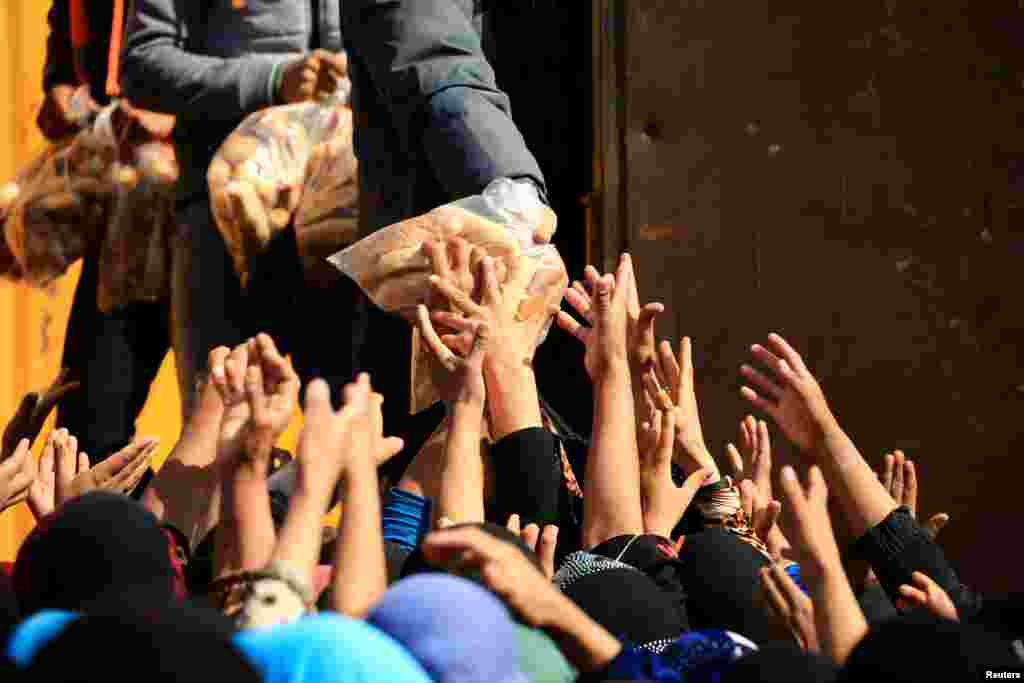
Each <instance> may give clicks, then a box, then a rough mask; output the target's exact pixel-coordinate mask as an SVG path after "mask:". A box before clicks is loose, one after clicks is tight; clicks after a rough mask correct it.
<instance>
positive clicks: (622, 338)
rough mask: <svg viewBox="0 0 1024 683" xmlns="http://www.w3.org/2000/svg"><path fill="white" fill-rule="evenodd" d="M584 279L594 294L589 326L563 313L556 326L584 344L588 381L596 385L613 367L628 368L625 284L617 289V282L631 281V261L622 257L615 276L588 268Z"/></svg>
mask: <svg viewBox="0 0 1024 683" xmlns="http://www.w3.org/2000/svg"><path fill="white" fill-rule="evenodd" d="M585 276H586V278H587V286H588V287H590V289H591V290H592V291H593V292H594V298H593V307H592V308H591V312H590V320H589V322H591V327H589V328H587V327H584V326H583V325H581V324H580V323H578V322H576V320H575V319H574V318H573V317H572V316H571V315H569V314H568V313H566V312H565V311H559V312H558V325H559V326H560V327H561V328H562V329H564V330H565V331H566V332H568V333H569V334H571V335H572V336H574V337H576V338H577V339H579V340H580V341H581V342H582V343H583V345H584V347H585V348H586V352H585V355H584V357H583V363H584V365H585V366H586V368H587V374H588V375H590V380H591V381H592V382H596V381H599V380H602V379H604V377H605V376H607V375H608V373H609V372H610V371H611V370H612V369H613V368H616V367H618V366H620V365H622V366H624V367H628V360H629V351H628V343H627V327H628V321H627V318H628V316H627V309H626V301H627V294H628V285H627V286H624V287H619V286H617V285H616V283H617V282H621V283H628V282H629V281H630V280H631V279H632V278H633V262H632V259H631V258H630V256H629V254H623V255H622V257H621V258H620V259H619V267H618V270H617V271H616V274H615V275H610V274H606V275H603V276H600V277H599V276H598V274H597V270H595V269H594V268H588V269H587V271H586V273H585Z"/></svg>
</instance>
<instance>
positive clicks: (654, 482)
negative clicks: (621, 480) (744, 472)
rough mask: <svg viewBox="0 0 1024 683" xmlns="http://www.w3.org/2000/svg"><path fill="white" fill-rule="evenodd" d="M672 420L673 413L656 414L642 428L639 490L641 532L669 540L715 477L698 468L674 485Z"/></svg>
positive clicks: (674, 428)
mask: <svg viewBox="0 0 1024 683" xmlns="http://www.w3.org/2000/svg"><path fill="white" fill-rule="evenodd" d="M675 420H676V418H675V415H674V413H673V412H672V411H667V412H665V413H662V412H661V411H656V412H655V414H654V418H653V420H652V422H650V423H644V424H643V425H641V437H642V438H641V446H640V490H641V500H642V504H643V519H644V531H645V532H646V533H649V534H656V535H658V536H661V537H663V538H671V537H672V530H673V529H674V528H675V526H676V525H677V524H678V523H679V520H681V519H682V518H683V515H684V514H685V513H686V510H687V508H689V507H690V503H692V502H693V499H694V498H695V497H696V495H697V492H698V491H699V490H700V488H701V486H703V485H704V484H705V483H706V482H708V481H710V480H711V478H712V477H713V476H714V473H713V472H711V471H709V470H705V469H697V470H696V471H694V472H693V473H692V474H690V475H689V476H688V477H687V478H686V480H685V481H684V482H683V485H682V486H676V483H675V481H674V480H673V478H672V453H673V450H674V445H675V440H676V437H675V434H676V425H675Z"/></svg>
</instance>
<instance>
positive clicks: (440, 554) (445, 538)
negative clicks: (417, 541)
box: [420, 526, 500, 565]
mask: <svg viewBox="0 0 1024 683" xmlns="http://www.w3.org/2000/svg"><path fill="white" fill-rule="evenodd" d="M496 543H500V541H497V540H496V539H493V538H491V537H490V536H488V535H487V534H485V533H484V532H483V531H481V530H480V529H478V528H476V527H465V526H464V527H458V528H456V529H445V530H444V531H435V532H434V533H432V534H430V535H429V536H427V537H426V538H425V539H423V543H422V544H421V546H420V547H421V549H422V552H423V557H424V558H425V559H426V560H427V561H428V562H430V563H431V564H434V565H442V564H444V562H445V559H446V558H448V557H451V556H453V555H456V554H459V555H462V556H464V557H469V558H472V559H474V560H477V561H479V560H481V559H483V558H485V557H488V556H492V555H493V554H494V551H495V546H494V544H496ZM467 553H468V555H467Z"/></svg>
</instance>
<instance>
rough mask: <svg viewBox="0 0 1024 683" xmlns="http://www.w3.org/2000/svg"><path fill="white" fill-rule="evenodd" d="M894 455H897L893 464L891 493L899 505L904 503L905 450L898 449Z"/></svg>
mask: <svg viewBox="0 0 1024 683" xmlns="http://www.w3.org/2000/svg"><path fill="white" fill-rule="evenodd" d="M894 455H895V456H896V457H895V462H894V464H893V470H892V475H893V476H892V491H890V493H891V494H892V498H893V500H895V501H896V504H897V505H903V504H904V503H903V465H904V464H905V463H906V456H904V455H903V451H896V453H895V454H894Z"/></svg>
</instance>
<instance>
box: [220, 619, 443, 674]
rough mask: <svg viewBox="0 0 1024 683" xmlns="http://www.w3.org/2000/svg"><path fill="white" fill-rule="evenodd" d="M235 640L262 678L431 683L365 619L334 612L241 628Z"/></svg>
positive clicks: (402, 652) (416, 666) (401, 650)
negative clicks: (352, 617)
mask: <svg viewBox="0 0 1024 683" xmlns="http://www.w3.org/2000/svg"><path fill="white" fill-rule="evenodd" d="M235 645H236V647H238V649H239V650H241V651H242V653H243V654H244V655H245V656H246V657H247V658H248V659H249V661H250V662H251V663H252V664H253V666H255V667H256V669H257V670H259V672H260V673H261V674H262V676H263V682H264V683H361V682H363V681H367V682H368V681H389V682H390V683H429V681H430V678H429V677H428V676H427V674H426V672H424V670H423V667H421V666H420V665H419V664H417V663H416V660H415V659H413V657H412V655H410V654H409V653H408V652H406V651H405V650H403V649H402V647H401V646H400V645H399V644H398V643H396V642H395V641H394V640H392V639H391V638H390V637H388V636H387V635H385V634H384V633H381V632H380V631H378V630H377V629H376V628H374V627H372V626H370V625H368V624H366V623H365V622H362V621H358V620H356V619H349V618H348V617H343V616H339V615H337V614H320V615H317V616H308V617H304V618H303V619H300V620H299V621H296V622H294V623H291V624H286V625H282V626H275V627H273V628H269V629H262V630H255V631H241V632H239V633H238V634H236V635H235Z"/></svg>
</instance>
